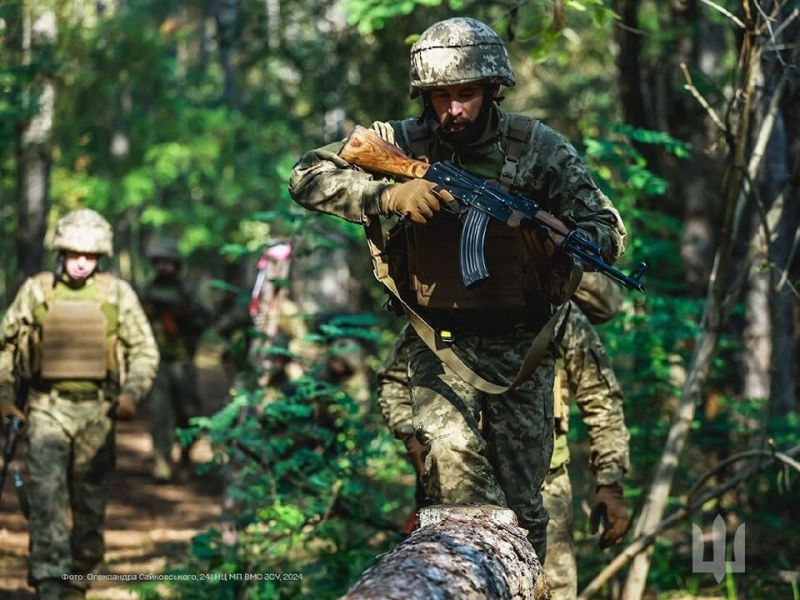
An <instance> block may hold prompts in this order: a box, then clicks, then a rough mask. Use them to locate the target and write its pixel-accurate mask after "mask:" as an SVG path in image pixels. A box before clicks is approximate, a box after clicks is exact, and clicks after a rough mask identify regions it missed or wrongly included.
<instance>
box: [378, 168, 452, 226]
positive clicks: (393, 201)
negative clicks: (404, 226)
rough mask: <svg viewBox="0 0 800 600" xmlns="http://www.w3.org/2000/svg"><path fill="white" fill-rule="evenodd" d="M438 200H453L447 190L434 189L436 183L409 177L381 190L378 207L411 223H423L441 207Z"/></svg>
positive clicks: (387, 213) (383, 211)
mask: <svg viewBox="0 0 800 600" xmlns="http://www.w3.org/2000/svg"><path fill="white" fill-rule="evenodd" d="M440 200H444V201H445V202H452V201H453V200H455V198H453V196H452V195H451V194H450V192H448V191H447V190H442V189H436V184H435V183H431V182H430V181H425V180H424V179H410V180H409V181H406V182H404V183H395V184H392V185H390V186H389V187H387V188H386V189H384V190H383V192H381V196H380V209H381V212H382V213H383V214H385V215H390V214H393V213H394V214H398V215H402V216H404V217H408V218H409V219H411V222H412V223H416V224H417V225H425V223H427V222H428V221H430V220H431V218H433V215H435V214H436V213H437V212H439V209H440V208H441V203H440Z"/></svg>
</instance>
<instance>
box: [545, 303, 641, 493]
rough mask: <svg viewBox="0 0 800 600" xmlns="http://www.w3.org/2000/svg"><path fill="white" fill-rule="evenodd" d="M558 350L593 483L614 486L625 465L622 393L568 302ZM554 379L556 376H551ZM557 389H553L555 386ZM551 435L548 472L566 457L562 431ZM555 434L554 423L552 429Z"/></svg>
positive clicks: (597, 343) (590, 330)
mask: <svg viewBox="0 0 800 600" xmlns="http://www.w3.org/2000/svg"><path fill="white" fill-rule="evenodd" d="M560 350H561V353H562V357H563V364H562V365H561V366H562V368H563V373H564V380H565V381H566V385H567V388H568V389H567V390H561V391H560V390H558V389H557V390H556V392H555V393H556V394H559V393H561V395H562V397H563V393H564V392H568V393H569V395H571V396H572V397H573V398H574V402H575V405H576V406H577V408H578V409H579V411H580V415H581V420H582V421H583V423H584V424H585V425H586V431H587V434H588V437H589V464H590V466H591V468H592V472H593V473H594V474H595V477H596V480H597V484H598V485H610V484H613V483H620V482H621V481H622V478H623V475H624V474H625V471H627V470H628V468H629V466H630V451H629V447H628V441H629V439H630V435H629V433H628V429H627V428H626V427H625V415H624V413H623V396H622V389H621V388H620V385H619V382H618V381H617V378H616V375H615V374H614V370H613V368H612V367H611V362H610V360H609V358H608V355H607V354H606V352H605V349H604V348H603V345H602V342H601V341H600V337H599V336H598V335H597V332H596V331H595V330H594V327H592V325H591V323H590V322H589V320H588V318H587V317H586V315H585V314H584V313H583V311H581V310H580V308H578V306H577V305H576V304H575V303H574V302H573V305H572V310H571V311H570V318H569V320H568V321H567V326H566V329H565V332H564V337H563V339H562V342H561V346H560ZM559 362H561V361H559ZM556 377H559V375H557V376H556ZM557 387H558V386H557ZM561 431H562V433H561V434H560V435H557V439H556V444H555V446H556V448H555V449H554V451H553V459H552V461H551V463H550V468H551V470H552V469H554V468H558V467H560V466H561V465H562V464H564V463H566V461H567V460H568V458H569V450H568V448H567V436H566V432H565V431H564V430H563V429H562V430H561ZM556 432H557V433H558V432H559V425H558V424H557V425H556Z"/></svg>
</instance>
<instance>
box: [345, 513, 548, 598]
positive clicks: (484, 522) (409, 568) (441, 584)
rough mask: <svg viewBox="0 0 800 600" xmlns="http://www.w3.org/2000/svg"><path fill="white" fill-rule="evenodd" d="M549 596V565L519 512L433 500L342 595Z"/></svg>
mask: <svg viewBox="0 0 800 600" xmlns="http://www.w3.org/2000/svg"><path fill="white" fill-rule="evenodd" d="M408 598H424V599H425V600H549V598H550V591H549V589H548V587H547V581H546V579H545V576H544V573H543V571H542V565H541V564H540V562H539V558H538V557H537V556H536V552H535V551H534V549H533V546H531V544H530V542H529V541H528V540H527V538H526V537H525V530H524V529H521V528H519V527H518V526H517V517H516V515H515V514H514V512H513V511H511V510H509V509H507V508H503V507H499V506H488V505H482V506H431V507H428V508H424V509H422V510H421V511H420V514H419V517H418V528H417V529H416V530H415V531H414V532H413V533H412V534H411V535H410V536H409V537H408V538H406V539H405V540H404V541H403V542H402V543H401V544H400V545H398V546H397V548H395V549H394V550H393V551H392V552H390V553H389V554H387V555H385V556H384V557H383V558H382V559H381V560H380V562H378V563H377V564H376V565H374V566H372V567H370V568H369V569H367V570H366V571H364V573H362V574H361V577H360V578H359V579H358V581H357V582H356V583H355V584H354V585H353V587H351V588H350V590H349V591H348V592H347V594H345V595H344V596H342V597H341V598H340V599H339V600H408Z"/></svg>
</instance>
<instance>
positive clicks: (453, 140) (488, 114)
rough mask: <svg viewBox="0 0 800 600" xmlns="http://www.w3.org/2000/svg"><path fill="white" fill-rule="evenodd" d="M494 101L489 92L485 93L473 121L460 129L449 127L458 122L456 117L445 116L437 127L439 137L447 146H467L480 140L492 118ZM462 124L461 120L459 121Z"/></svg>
mask: <svg viewBox="0 0 800 600" xmlns="http://www.w3.org/2000/svg"><path fill="white" fill-rule="evenodd" d="M493 107H494V101H493V99H492V96H491V94H488V93H487V94H485V95H484V97H483V104H481V109H480V111H479V112H478V116H477V117H476V118H475V120H474V121H470V122H468V123H467V124H466V126H465V127H463V128H461V129H456V130H453V129H450V127H452V126H453V125H454V124H458V123H459V121H458V119H451V118H449V117H448V118H446V119H445V121H444V123H442V124H441V125H440V126H439V127H438V134H439V137H440V138H441V140H442V141H443V142H445V143H446V144H448V145H449V146H469V145H471V144H475V143H477V142H479V141H481V140H482V139H483V137H484V134H485V133H486V128H487V127H488V126H489V122H490V120H491V118H492V113H493V110H492V109H493ZM461 124H463V122H461Z"/></svg>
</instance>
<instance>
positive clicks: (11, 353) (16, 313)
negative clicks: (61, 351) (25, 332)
mask: <svg viewBox="0 0 800 600" xmlns="http://www.w3.org/2000/svg"><path fill="white" fill-rule="evenodd" d="M43 301H44V295H43V294H42V292H41V290H39V289H38V288H37V287H36V285H35V283H34V280H33V278H29V279H26V280H25V282H24V283H23V284H22V286H21V287H20V288H19V291H18V292H17V295H16V296H15V297H14V300H12V301H11V304H10V305H9V307H8V310H6V312H5V314H4V315H3V320H2V321H1V322H0V402H8V401H10V400H13V398H14V383H15V381H16V373H15V358H16V354H17V351H18V348H17V339H18V337H19V333H20V331H21V330H22V328H23V327H32V326H33V311H34V309H35V308H36V306H37V305H38V304H41V303H42V302H43Z"/></svg>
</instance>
